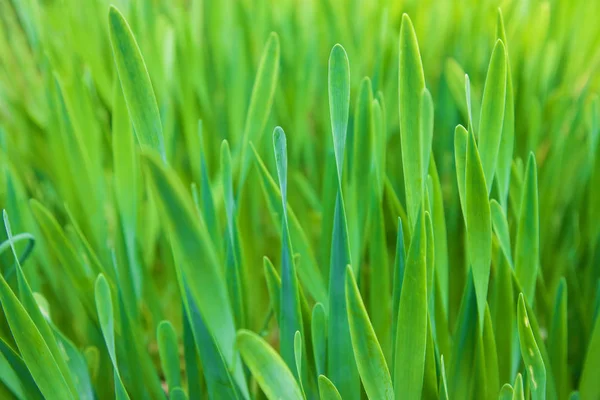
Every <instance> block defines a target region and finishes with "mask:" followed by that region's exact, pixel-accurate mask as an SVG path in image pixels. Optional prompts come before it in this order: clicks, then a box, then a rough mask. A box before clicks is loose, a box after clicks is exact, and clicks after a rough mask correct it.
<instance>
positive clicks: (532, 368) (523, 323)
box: [515, 293, 546, 400]
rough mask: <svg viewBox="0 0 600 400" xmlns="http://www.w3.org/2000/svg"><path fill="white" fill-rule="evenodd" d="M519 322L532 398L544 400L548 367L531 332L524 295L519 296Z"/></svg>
mask: <svg viewBox="0 0 600 400" xmlns="http://www.w3.org/2000/svg"><path fill="white" fill-rule="evenodd" d="M517 320H518V321H519V322H518V324H517V326H518V327H519V341H520V343H521V356H522V357H523V361H524V362H525V367H526V369H527V376H528V377H529V382H530V383H531V386H530V389H531V397H532V399H533V400H538V399H540V400H542V399H545V398H546V367H545V365H544V360H543V359H542V354H541V353H540V349H539V348H538V345H537V343H536V341H535V337H534V336H533V332H532V330H531V326H530V322H529V318H528V316H527V310H526V308H525V299H524V296H523V293H521V294H519V307H518V309H517ZM515 387H516V385H515Z"/></svg>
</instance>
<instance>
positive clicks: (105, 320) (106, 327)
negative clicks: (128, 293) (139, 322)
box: [94, 274, 129, 399]
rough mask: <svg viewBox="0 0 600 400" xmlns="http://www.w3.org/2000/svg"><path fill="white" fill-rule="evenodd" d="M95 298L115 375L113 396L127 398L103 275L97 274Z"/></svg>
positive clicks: (109, 300)
mask: <svg viewBox="0 0 600 400" xmlns="http://www.w3.org/2000/svg"><path fill="white" fill-rule="evenodd" d="M94 296H95V299H96V309H97V310H98V322H99V323H100V329H101V330H102V336H103V337H104V343H106V348H107V350H108V355H109V356H110V360H111V362H112V365H113V368H114V377H115V397H116V398H117V399H129V395H128V394H127V390H126V389H125V386H124V385H123V381H122V380H121V374H120V373H119V366H118V364H117V351H116V349H115V325H114V318H113V303H112V299H111V294H110V287H109V286H108V281H107V280H106V278H105V277H104V275H102V274H100V275H98V278H97V279H96V286H95V290H94Z"/></svg>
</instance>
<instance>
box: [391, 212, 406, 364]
mask: <svg viewBox="0 0 600 400" xmlns="http://www.w3.org/2000/svg"><path fill="white" fill-rule="evenodd" d="M405 257H406V256H405V250H404V231H403V230H402V219H400V218H398V233H397V236H396V258H395V260H394V290H393V293H392V338H391V339H392V343H393V344H394V346H393V349H394V351H395V343H396V332H397V331H398V308H399V307H400V294H401V293H402V284H403V283H404V269H405ZM393 372H394V362H392V373H393Z"/></svg>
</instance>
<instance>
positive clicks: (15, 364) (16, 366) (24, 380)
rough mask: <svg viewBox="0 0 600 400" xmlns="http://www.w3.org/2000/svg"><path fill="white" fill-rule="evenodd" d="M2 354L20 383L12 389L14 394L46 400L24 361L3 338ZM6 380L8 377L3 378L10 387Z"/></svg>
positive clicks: (0, 350) (0, 346)
mask: <svg viewBox="0 0 600 400" xmlns="http://www.w3.org/2000/svg"><path fill="white" fill-rule="evenodd" d="M0 353H2V357H3V358H4V360H5V362H6V363H8V364H9V366H10V368H12V370H13V373H14V375H15V377H16V379H17V380H18V382H15V383H14V388H11V390H12V389H15V390H12V391H13V393H14V394H15V395H17V397H18V393H15V392H16V391H19V392H21V394H23V395H25V394H26V395H27V397H26V398H27V399H36V400H38V399H44V397H43V396H42V393H41V392H40V389H39V388H38V386H37V384H36V383H35V380H34V379H33V377H32V376H31V373H30V371H29V369H28V368H27V365H25V362H24V361H23V359H22V358H21V357H19V355H18V354H17V353H16V352H15V351H14V350H13V349H12V348H11V347H10V346H9V345H8V344H7V343H6V342H5V341H4V339H2V338H0ZM5 379H9V378H8V377H7V376H3V377H2V380H3V382H4V384H5V385H7V386H8V383H7V382H6V380H5ZM20 398H24V397H20Z"/></svg>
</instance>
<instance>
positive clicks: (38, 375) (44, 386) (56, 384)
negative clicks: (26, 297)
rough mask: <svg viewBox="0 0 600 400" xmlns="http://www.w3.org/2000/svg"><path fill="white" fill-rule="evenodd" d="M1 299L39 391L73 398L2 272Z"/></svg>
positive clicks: (47, 396)
mask: <svg viewBox="0 0 600 400" xmlns="http://www.w3.org/2000/svg"><path fill="white" fill-rule="evenodd" d="M0 302H1V303H2V308H3V309H4V314H5V315H6V319H7V321H8V325H9V326H10V328H11V331H12V332H13V337H14V339H15V342H16V343H17V347H18V348H19V352H20V353H21V357H22V358H23V361H24V362H25V365H26V366H27V369H28V370H29V372H30V373H31V376H32V377H33V380H34V381H35V383H36V385H37V386H38V388H39V390H40V392H41V393H42V395H43V396H44V397H45V398H50V399H74V396H73V394H72V392H71V389H70V387H69V385H68V384H67V382H66V380H65V378H64V375H63V374H62V372H61V370H60V368H59V366H58V364H57V363H56V360H55V359H54V357H53V356H52V352H51V351H50V349H49V348H48V345H47V344H46V342H45V341H44V338H43V337H42V334H41V333H40V331H39V330H38V329H37V327H36V326H35V324H34V322H33V320H32V319H31V317H30V316H29V315H28V314H27V311H26V310H25V308H24V307H23V305H22V304H21V303H20V302H19V300H18V299H17V296H15V294H14V293H13V291H12V289H11V288H10V286H9V285H8V283H7V282H6V280H4V277H2V276H1V275H0Z"/></svg>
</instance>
